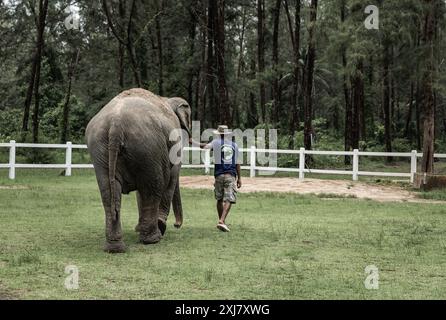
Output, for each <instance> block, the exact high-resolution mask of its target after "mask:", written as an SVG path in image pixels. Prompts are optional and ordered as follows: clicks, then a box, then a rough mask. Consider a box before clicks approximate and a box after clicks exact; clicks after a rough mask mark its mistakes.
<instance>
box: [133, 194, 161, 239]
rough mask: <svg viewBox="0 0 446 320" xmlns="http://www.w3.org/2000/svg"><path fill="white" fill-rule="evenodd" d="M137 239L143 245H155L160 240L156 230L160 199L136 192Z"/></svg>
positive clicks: (158, 232) (158, 231) (159, 233)
mask: <svg viewBox="0 0 446 320" xmlns="http://www.w3.org/2000/svg"><path fill="white" fill-rule="evenodd" d="M138 194H139V195H138V207H139V208H140V210H139V212H140V215H139V223H138V226H137V229H138V231H139V239H140V241H141V242H142V243H144V244H151V243H157V242H159V241H160V240H161V237H162V235H161V232H160V230H159V229H158V208H159V205H160V201H161V199H160V197H158V196H154V195H148V194H146V193H145V192H138Z"/></svg>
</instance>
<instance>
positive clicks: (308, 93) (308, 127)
mask: <svg viewBox="0 0 446 320" xmlns="http://www.w3.org/2000/svg"><path fill="white" fill-rule="evenodd" d="M316 19H317V0H311V4H310V21H309V26H308V49H307V61H306V64H305V76H304V122H305V123H304V126H305V127H304V146H305V149H307V150H311V148H312V135H313V126H312V117H313V76H314V63H315V60H316V39H315V27H316Z"/></svg>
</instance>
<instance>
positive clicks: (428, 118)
mask: <svg viewBox="0 0 446 320" xmlns="http://www.w3.org/2000/svg"><path fill="white" fill-rule="evenodd" d="M424 2H425V4H426V13H425V19H424V21H425V25H424V33H423V43H424V45H425V47H426V51H427V52H426V53H427V56H426V66H425V70H424V74H423V84H422V88H423V108H424V134H423V159H422V161H421V172H423V173H429V174H432V173H433V172H434V140H435V118H434V116H435V110H434V109H435V108H434V92H433V83H434V73H435V55H434V26H435V0H424Z"/></svg>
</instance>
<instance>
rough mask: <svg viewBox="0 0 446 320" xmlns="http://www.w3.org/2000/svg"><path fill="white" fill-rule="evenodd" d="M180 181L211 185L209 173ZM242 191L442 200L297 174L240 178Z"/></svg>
mask: <svg viewBox="0 0 446 320" xmlns="http://www.w3.org/2000/svg"><path fill="white" fill-rule="evenodd" d="M180 185H181V186H182V187H183V188H189V189H213V186H214V178H213V177H212V176H187V177H181V178H180ZM239 191H240V192H241V193H244V192H245V193H252V192H286V193H299V194H317V195H321V196H322V197H323V195H324V194H326V195H327V198H329V197H333V195H335V196H336V195H337V196H339V197H352V198H358V199H371V200H375V201H380V202H416V203H445V202H442V201H430V200H425V199H419V198H417V195H416V194H415V193H414V192H411V191H408V190H405V189H403V188H400V187H397V186H382V185H374V184H370V183H363V182H353V181H347V180H318V179H305V180H304V181H300V180H299V179H296V178H261V177H259V178H243V187H242V189H240V190H239Z"/></svg>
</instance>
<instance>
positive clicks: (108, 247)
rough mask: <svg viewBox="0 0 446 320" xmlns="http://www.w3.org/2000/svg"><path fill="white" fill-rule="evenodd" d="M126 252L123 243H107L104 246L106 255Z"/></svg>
mask: <svg viewBox="0 0 446 320" xmlns="http://www.w3.org/2000/svg"><path fill="white" fill-rule="evenodd" d="M126 250H127V249H126V247H125V244H124V242H123V241H107V242H105V245H104V251H105V252H108V253H124V252H125V251H126Z"/></svg>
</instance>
